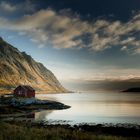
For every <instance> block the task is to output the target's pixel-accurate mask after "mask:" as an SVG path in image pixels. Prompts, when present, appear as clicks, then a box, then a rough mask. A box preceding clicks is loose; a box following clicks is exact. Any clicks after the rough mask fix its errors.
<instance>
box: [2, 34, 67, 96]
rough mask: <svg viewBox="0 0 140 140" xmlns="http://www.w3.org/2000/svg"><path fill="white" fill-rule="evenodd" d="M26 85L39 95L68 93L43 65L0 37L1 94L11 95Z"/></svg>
mask: <svg viewBox="0 0 140 140" xmlns="http://www.w3.org/2000/svg"><path fill="white" fill-rule="evenodd" d="M25 84H26V85H30V86H32V87H33V88H35V89H36V91H37V92H38V93H56V92H67V90H66V89H65V88H64V87H63V86H62V85H61V84H60V82H59V81H58V80H57V78H56V77H55V76H54V74H53V73H52V72H51V71H50V70H48V69H47V68H46V67H45V66H44V65H43V64H41V63H38V62H36V61H35V60H34V59H33V58H32V57H31V56H30V55H27V54H26V53H25V52H20V51H19V50H18V49H17V48H15V47H13V46H12V45H10V44H8V43H7V42H6V41H4V40H3V39H2V38H1V37H0V93H11V92H12V90H13V89H14V88H15V87H16V86H18V85H25Z"/></svg>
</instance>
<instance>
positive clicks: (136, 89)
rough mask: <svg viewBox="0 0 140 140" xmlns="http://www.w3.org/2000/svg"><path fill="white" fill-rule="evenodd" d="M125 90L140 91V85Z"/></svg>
mask: <svg viewBox="0 0 140 140" xmlns="http://www.w3.org/2000/svg"><path fill="white" fill-rule="evenodd" d="M123 92H140V87H134V88H129V89H126V90H124V91H123Z"/></svg>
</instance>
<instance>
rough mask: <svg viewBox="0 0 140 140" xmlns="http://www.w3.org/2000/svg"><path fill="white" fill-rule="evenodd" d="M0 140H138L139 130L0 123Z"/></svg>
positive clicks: (12, 122)
mask: <svg viewBox="0 0 140 140" xmlns="http://www.w3.org/2000/svg"><path fill="white" fill-rule="evenodd" d="M0 130H1V131H0V140H25V139H26V140H139V139H140V127H139V128H134V127H132V128H125V127H115V126H114V127H113V126H112V127H111V126H106V127H105V126H103V125H101V124H100V125H94V126H93V125H91V126H90V125H74V126H71V125H42V124H41V123H31V122H16V121H11V122H0Z"/></svg>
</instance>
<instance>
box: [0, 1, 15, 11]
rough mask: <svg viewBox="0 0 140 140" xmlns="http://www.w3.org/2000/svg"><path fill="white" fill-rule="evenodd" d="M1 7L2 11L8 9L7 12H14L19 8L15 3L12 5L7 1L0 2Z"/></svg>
mask: <svg viewBox="0 0 140 140" xmlns="http://www.w3.org/2000/svg"><path fill="white" fill-rule="evenodd" d="M0 9H1V11H7V12H13V11H15V10H16V9H17V8H16V6H14V5H11V4H10V3H7V2H5V1H2V2H1V3H0Z"/></svg>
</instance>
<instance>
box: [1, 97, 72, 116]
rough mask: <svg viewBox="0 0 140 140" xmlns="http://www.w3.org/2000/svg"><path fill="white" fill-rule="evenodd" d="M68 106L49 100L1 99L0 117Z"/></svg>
mask: <svg viewBox="0 0 140 140" xmlns="http://www.w3.org/2000/svg"><path fill="white" fill-rule="evenodd" d="M67 108H70V106H68V105H65V104H63V103H60V102H56V101H50V100H39V99H37V98H19V97H17V98H16V97H1V98H0V112H1V113H0V117H1V116H3V115H6V114H15V113H27V112H31V111H39V110H43V109H49V110H51V109H57V110H59V109H67Z"/></svg>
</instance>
